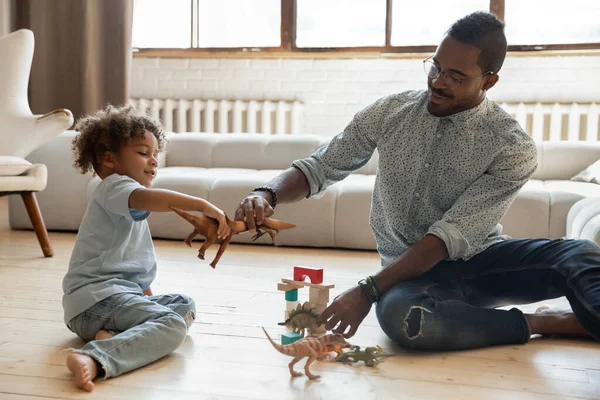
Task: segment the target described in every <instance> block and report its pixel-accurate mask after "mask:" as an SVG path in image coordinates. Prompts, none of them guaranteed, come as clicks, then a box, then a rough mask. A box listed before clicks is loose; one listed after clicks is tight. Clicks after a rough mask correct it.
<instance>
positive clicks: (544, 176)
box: [10, 131, 600, 249]
mask: <svg viewBox="0 0 600 400" xmlns="http://www.w3.org/2000/svg"><path fill="white" fill-rule="evenodd" d="M75 134H76V133H75V132H73V131H66V132H63V133H62V134H61V135H60V136H59V137H57V138H56V139H55V140H53V141H51V142H49V143H47V144H45V145H44V146H42V147H41V148H39V149H37V150H36V151H34V152H33V153H32V154H30V156H29V157H28V160H29V161H30V162H32V163H40V164H45V165H46V166H47V168H48V186H47V188H46V190H45V191H44V192H42V193H40V194H39V197H38V200H39V203H40V207H41V211H42V214H43V215H44V218H45V222H46V226H47V227H48V229H49V230H67V231H75V230H77V229H78V227H79V223H80V221H81V218H82V216H83V214H84V212H85V208H86V204H87V201H88V199H89V197H90V193H92V191H93V190H94V188H95V187H96V185H97V184H98V182H99V179H98V178H93V177H92V176H90V175H87V176H83V175H81V174H79V173H78V172H77V171H76V170H75V169H74V168H73V167H72V163H73V156H72V153H71V141H72V139H73V137H74V135H75ZM328 140H329V138H325V137H321V136H314V135H270V136H269V135H261V134H207V133H178V134H171V135H169V144H168V146H167V152H166V154H164V155H163V156H162V157H161V160H160V168H159V173H158V176H157V178H156V181H155V187H158V188H166V189H172V190H177V191H181V192H184V193H188V194H190V195H195V196H200V197H203V198H205V199H208V200H209V201H211V202H213V203H214V204H216V205H217V206H218V207H221V208H222V209H223V210H225V212H226V213H227V214H228V215H230V216H232V217H233V213H234V210H235V209H236V207H237V205H238V204H239V202H240V201H241V199H242V198H243V197H245V196H246V194H248V193H249V192H250V190H251V189H252V188H254V187H256V186H259V185H261V184H264V183H265V182H266V181H268V180H269V179H271V178H273V177H274V176H275V175H277V174H278V173H279V172H280V171H282V170H284V169H286V168H288V167H289V166H290V164H291V162H292V161H293V160H295V159H297V158H302V157H306V156H308V155H310V154H311V153H312V152H313V151H314V150H316V149H317V148H318V147H320V146H322V145H325V144H326V143H327V142H328ZM538 146H539V147H538V159H539V166H538V169H537V171H536V173H535V175H534V176H533V178H532V180H530V181H529V182H528V183H527V184H526V185H525V186H524V187H523V189H522V190H521V191H520V193H519V195H518V197H517V199H516V200H515V202H514V203H513V204H512V206H511V207H510V209H509V211H508V212H507V214H506V215H505V216H504V218H503V219H502V221H501V223H502V224H503V226H504V232H505V233H506V234H508V235H511V236H513V237H547V238H560V237H563V236H565V235H566V233H567V215H568V213H569V211H570V209H571V207H572V206H573V204H575V203H576V202H578V201H579V200H582V199H585V198H592V197H594V196H600V185H597V184H593V183H583V182H574V181H570V180H569V178H571V177H572V176H574V175H576V174H577V173H578V172H580V171H581V170H583V169H584V168H586V167H587V166H589V165H590V164H592V163H593V162H595V161H596V160H598V159H600V144H597V143H570V142H544V143H540V144H539V145H538ZM377 161H378V157H377V153H375V155H374V156H373V157H372V158H371V160H370V161H369V163H368V164H367V165H365V166H364V167H363V168H361V169H360V170H359V171H356V172H355V173H353V174H351V175H350V176H349V177H348V178H347V179H346V180H344V181H342V182H339V183H337V184H335V185H333V186H332V187H330V188H328V190H327V191H326V193H325V195H324V196H323V197H322V198H319V199H310V200H305V201H301V202H299V203H294V204H281V205H279V206H278V207H277V209H276V213H275V215H274V218H278V219H281V220H285V221H288V222H291V223H294V224H296V225H297V228H296V229H293V230H290V231H283V232H280V234H279V235H278V237H277V241H276V244H277V245H284V246H285V245H287V246H312V247H339V248H353V249H375V241H374V239H373V235H372V233H371V229H370V227H369V211H370V202H371V195H372V189H373V184H374V180H375V173H376V169H377ZM10 224H11V226H12V227H13V228H16V229H18V228H30V222H29V219H28V218H27V214H26V213H25V210H24V208H23V206H22V204H20V203H19V202H18V201H17V200H16V199H11V201H10ZM149 225H150V229H151V231H152V234H153V236H154V237H155V238H169V239H184V238H185V237H186V236H187V235H188V234H189V232H190V231H191V225H189V224H188V223H187V222H186V221H184V220H183V219H181V218H180V217H179V216H177V215H175V214H174V213H154V214H153V215H152V216H151V217H150V218H149ZM249 239H250V234H248V233H246V234H240V235H237V236H235V237H234V238H233V242H244V243H249V242H250V240H249ZM257 243H269V238H268V237H267V236H266V235H265V236H264V237H262V238H260V239H259V240H258V241H257Z"/></svg>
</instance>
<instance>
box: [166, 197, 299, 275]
mask: <svg viewBox="0 0 600 400" xmlns="http://www.w3.org/2000/svg"><path fill="white" fill-rule="evenodd" d="M170 208H171V209H172V210H173V211H175V212H176V213H177V214H179V215H180V216H181V217H182V218H183V219H185V220H186V221H188V222H189V223H190V224H192V225H193V226H194V231H193V232H192V233H190V234H189V235H188V237H187V238H186V239H185V241H184V243H185V244H187V245H188V246H190V247H192V240H193V239H194V237H196V235H202V236H204V237H205V238H206V241H205V242H204V243H203V244H202V247H200V250H198V258H199V259H201V260H204V252H205V251H206V249H208V248H209V247H210V246H212V244H213V243H215V242H217V243H220V246H219V250H218V251H217V255H216V256H215V259H214V260H213V261H212V262H211V263H210V266H211V267H213V268H215V267H216V266H217V263H218V262H219V260H220V259H221V256H222V255H223V253H224V252H225V249H226V248H227V246H228V245H229V242H230V241H231V237H232V236H233V235H237V234H238V233H240V232H245V231H247V230H248V225H247V224H246V221H232V220H230V219H229V218H227V223H228V224H229V226H230V227H231V234H230V235H229V236H227V237H226V238H225V239H218V238H217V229H218V228H219V223H218V222H217V220H215V219H212V218H209V217H205V216H196V215H192V214H190V213H187V212H185V211H183V210H180V209H179V208H175V207H170ZM295 227H296V225H293V224H289V223H287V222H283V221H279V220H276V219H273V218H265V219H264V221H263V223H262V224H261V225H259V226H257V227H256V234H255V235H254V236H253V237H252V240H256V239H258V238H259V237H261V236H262V235H264V234H265V233H268V234H269V236H271V240H273V241H275V234H276V233H278V232H279V231H280V230H285V229H292V228H295Z"/></svg>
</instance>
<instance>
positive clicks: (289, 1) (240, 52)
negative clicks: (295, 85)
mask: <svg viewBox="0 0 600 400" xmlns="http://www.w3.org/2000/svg"><path fill="white" fill-rule="evenodd" d="M489 2H490V8H489V11H490V12H491V13H493V14H495V15H496V16H497V17H498V18H499V19H500V20H501V21H504V10H505V0H489ZM190 4H191V7H192V31H191V32H190V33H191V37H190V45H191V46H194V45H197V43H194V41H195V40H194V39H195V36H194V34H193V33H194V32H193V31H194V29H195V28H196V25H197V21H195V18H196V17H195V16H196V7H197V2H196V1H195V0H190ZM392 4H393V0H386V18H385V46H356V47H296V0H281V29H280V35H281V45H280V46H277V47H203V48H199V47H190V48H134V49H133V52H134V56H136V57H188V58H189V57H211V56H214V55H215V54H217V53H218V54H219V55H225V56H243V57H249V56H250V57H260V58H275V57H278V58H279V57H289V58H305V57H307V56H309V57H333V58H336V57H343V56H344V55H346V54H354V55H357V56H359V57H360V55H364V56H366V57H368V56H379V57H381V56H403V55H404V56H406V55H410V54H415V53H418V54H422V53H432V52H434V51H435V49H436V48H437V45H431V46H392V45H391V37H392ZM571 50H580V51H581V50H584V51H586V50H600V43H567V44H529V45H509V46H508V51H509V52H546V51H571Z"/></svg>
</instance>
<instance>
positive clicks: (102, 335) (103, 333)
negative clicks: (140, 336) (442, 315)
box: [94, 329, 115, 340]
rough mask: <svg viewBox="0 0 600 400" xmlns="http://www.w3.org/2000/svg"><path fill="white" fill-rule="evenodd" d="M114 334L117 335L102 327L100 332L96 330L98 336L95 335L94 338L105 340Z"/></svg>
mask: <svg viewBox="0 0 600 400" xmlns="http://www.w3.org/2000/svg"><path fill="white" fill-rule="evenodd" d="M114 336H115V335H114V334H112V333H110V332H109V331H105V330H104V329H101V330H99V331H98V332H96V336H95V337H94V339H96V340H104V339H110V338H111V337H114Z"/></svg>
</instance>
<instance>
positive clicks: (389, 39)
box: [385, 0, 393, 47]
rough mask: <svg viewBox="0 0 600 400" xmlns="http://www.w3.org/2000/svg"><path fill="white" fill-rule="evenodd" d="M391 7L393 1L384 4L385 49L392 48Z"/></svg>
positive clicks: (387, 0) (389, 0) (388, 0)
mask: <svg viewBox="0 0 600 400" xmlns="http://www.w3.org/2000/svg"><path fill="white" fill-rule="evenodd" d="M392 7H393V0H386V4H385V47H392Z"/></svg>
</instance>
